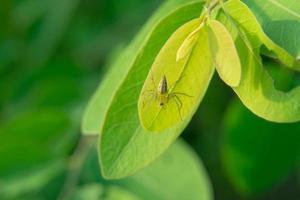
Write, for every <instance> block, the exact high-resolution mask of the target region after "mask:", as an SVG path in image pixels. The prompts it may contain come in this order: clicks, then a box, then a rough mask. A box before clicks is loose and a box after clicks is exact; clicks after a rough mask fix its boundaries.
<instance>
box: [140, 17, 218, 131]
mask: <svg viewBox="0 0 300 200" xmlns="http://www.w3.org/2000/svg"><path fill="white" fill-rule="evenodd" d="M199 24H200V21H199V19H194V20H192V21H190V22H188V23H186V24H184V25H183V26H182V27H180V28H179V29H178V30H176V32H175V33H174V34H173V35H172V36H171V37H170V39H169V40H168V41H167V42H166V44H165V45H164V46H163V48H162V49H161V51H160V52H159V54H158V56H157V57H156V59H155V61H154V63H153V65H152V67H151V70H150V72H149V74H148V77H147V79H146V81H145V84H144V86H143V89H142V91H141V95H140V98H139V116H140V120H141V123H142V125H143V127H144V128H145V129H146V130H149V131H155V132H160V131H163V130H165V129H167V128H170V127H172V126H174V125H176V124H180V123H181V122H182V121H186V120H187V119H190V118H191V117H192V115H193V114H194V113H195V111H196V109H197V107H198V105H199V103H200V101H201V100H202V98H203V96H204V94H205V92H206V89H207V87H208V83H209V82H210V79H211V77H212V75H213V72H214V68H213V65H212V63H211V55H210V47H209V39H208V38H209V33H208V27H207V26H204V27H203V28H201V30H199V32H198V33H197V36H198V38H197V40H196V44H195V47H194V48H193V51H192V52H191V55H190V56H187V57H185V58H184V59H180V60H179V61H177V60H176V56H177V51H178V49H179V48H180V46H181V44H182V43H183V42H184V40H185V38H187V37H188V35H189V34H190V33H192V32H193V31H194V30H195V29H197V27H198V26H199ZM163 76H165V77H166V80H167V82H168V85H169V86H168V87H169V88H168V91H167V94H166V95H165V96H164V95H163V94H160V93H159V92H158V91H157V90H158V89H157V88H158V86H159V83H160V81H161V79H162V77H163ZM159 98H166V99H165V100H166V101H165V102H164V101H160V99H159ZM161 102H164V105H163V106H161V105H160V103H161ZM161 134H163V133H161Z"/></svg>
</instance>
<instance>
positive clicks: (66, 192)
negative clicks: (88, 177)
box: [57, 136, 95, 200]
mask: <svg viewBox="0 0 300 200" xmlns="http://www.w3.org/2000/svg"><path fill="white" fill-rule="evenodd" d="M93 141H95V136H81V137H80V140H79V142H78V145H77V147H76V149H75V151H74V153H73V154H72V155H71V157H70V158H69V161H68V174H67V177H66V181H65V183H64V186H63V188H62V190H61V192H60V194H59V196H58V198H57V199H58V200H66V199H70V197H71V196H72V194H73V193H74V191H75V189H76V186H77V184H78V180H79V177H80V172H81V168H82V166H83V163H84V161H85V159H86V157H87V155H88V153H89V150H90V149H91V147H92V146H93Z"/></svg>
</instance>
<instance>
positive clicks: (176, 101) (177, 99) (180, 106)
mask: <svg viewBox="0 0 300 200" xmlns="http://www.w3.org/2000/svg"><path fill="white" fill-rule="evenodd" d="M171 97H174V101H175V103H176V106H177V109H178V113H179V117H180V120H181V121H182V116H181V108H182V102H181V100H180V98H179V97H178V96H177V95H176V94H172V95H171Z"/></svg>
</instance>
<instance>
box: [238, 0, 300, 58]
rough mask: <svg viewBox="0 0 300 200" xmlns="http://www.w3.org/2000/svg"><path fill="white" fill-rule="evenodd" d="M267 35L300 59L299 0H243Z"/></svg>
mask: <svg viewBox="0 0 300 200" xmlns="http://www.w3.org/2000/svg"><path fill="white" fill-rule="evenodd" d="M243 1H244V2H245V3H246V4H247V5H248V6H249V7H250V9H251V10H252V11H253V12H254V14H255V15H256V16H257V19H258V21H259V22H260V23H261V25H262V27H263V29H264V30H265V31H266V33H267V34H268V35H269V36H270V38H272V39H273V40H274V41H276V42H277V43H278V44H279V45H280V46H282V47H284V48H285V49H286V50H287V51H289V52H290V53H291V54H292V55H293V56H295V57H298V58H300V39H299V31H300V3H299V0H266V1H262V0H243Z"/></svg>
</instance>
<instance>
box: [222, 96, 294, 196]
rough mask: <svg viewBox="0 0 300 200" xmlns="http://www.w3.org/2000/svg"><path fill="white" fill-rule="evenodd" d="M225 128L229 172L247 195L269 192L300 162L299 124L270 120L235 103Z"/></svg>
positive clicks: (228, 113)
mask: <svg viewBox="0 0 300 200" xmlns="http://www.w3.org/2000/svg"><path fill="white" fill-rule="evenodd" d="M222 130H223V132H224V136H223V140H222V152H223V155H222V158H223V163H224V166H225V169H226V172H227V174H228V175H229V178H230V180H231V181H232V182H233V184H234V186H235V187H236V188H237V189H239V190H240V191H242V192H243V193H245V194H258V193H262V192H266V191H267V190H269V189H270V188H271V187H272V186H275V185H278V183H280V182H281V181H283V180H284V179H285V178H286V176H288V175H289V174H290V173H291V171H292V170H293V169H294V170H295V169H296V167H297V162H298V164H299V160H298V161H297V159H299V156H300V146H299V141H300V134H299V132H300V124H299V123H293V124H278V123H272V122H268V121H265V120H263V119H260V118H258V117H256V116H255V115H253V114H252V113H251V112H249V111H248V110H247V109H246V108H245V107H243V106H242V104H240V103H238V102H235V103H234V104H232V105H231V106H230V107H229V108H228V112H227V114H226V115H225V120H224V127H223V129H222Z"/></svg>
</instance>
